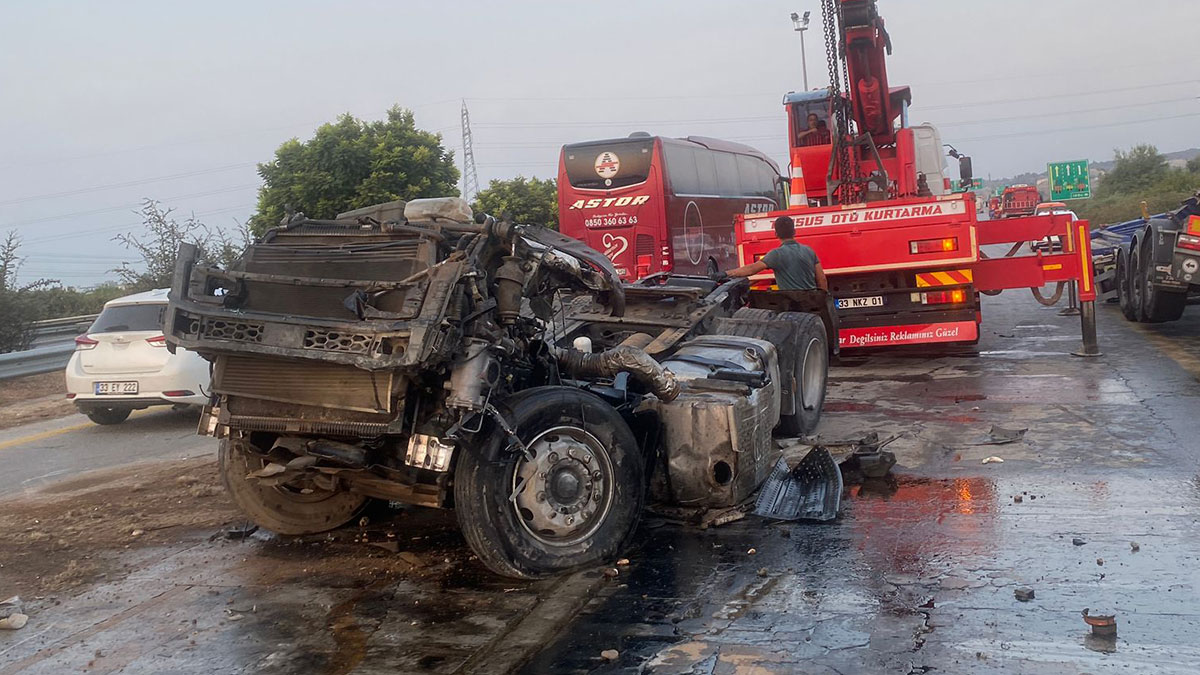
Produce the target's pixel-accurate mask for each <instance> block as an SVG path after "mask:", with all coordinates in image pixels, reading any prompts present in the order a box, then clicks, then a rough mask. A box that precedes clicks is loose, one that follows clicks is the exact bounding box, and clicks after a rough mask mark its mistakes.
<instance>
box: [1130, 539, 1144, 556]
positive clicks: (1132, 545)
mask: <svg viewBox="0 0 1200 675" xmlns="http://www.w3.org/2000/svg"><path fill="white" fill-rule="evenodd" d="M1129 550H1130V551H1133V552H1134V553H1137V552H1138V551H1140V550H1142V547H1141V546H1139V545H1138V543H1137V542H1136V541H1131V542H1129Z"/></svg>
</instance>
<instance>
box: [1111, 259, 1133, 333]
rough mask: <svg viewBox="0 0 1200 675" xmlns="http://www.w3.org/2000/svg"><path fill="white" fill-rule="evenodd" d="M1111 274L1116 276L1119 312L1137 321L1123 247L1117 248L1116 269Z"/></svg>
mask: <svg viewBox="0 0 1200 675" xmlns="http://www.w3.org/2000/svg"><path fill="white" fill-rule="evenodd" d="M1113 276H1114V277H1116V283H1117V304H1118V306H1119V307H1120V308H1121V314H1123V315H1124V316H1125V318H1126V319H1128V320H1129V321H1137V319H1138V317H1137V312H1135V311H1134V310H1133V298H1132V297H1130V295H1131V291H1130V288H1129V283H1130V274H1129V259H1128V257H1127V256H1126V254H1125V249H1117V269H1116V271H1115V272H1114V273H1113Z"/></svg>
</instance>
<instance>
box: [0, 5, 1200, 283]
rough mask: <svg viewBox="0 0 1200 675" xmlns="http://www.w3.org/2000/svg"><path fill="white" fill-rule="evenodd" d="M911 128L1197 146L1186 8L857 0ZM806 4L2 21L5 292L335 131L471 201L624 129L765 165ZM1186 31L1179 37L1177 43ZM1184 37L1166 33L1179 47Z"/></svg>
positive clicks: (141, 8)
mask: <svg viewBox="0 0 1200 675" xmlns="http://www.w3.org/2000/svg"><path fill="white" fill-rule="evenodd" d="M879 5H880V11H881V13H882V14H883V15H884V16H885V17H886V20H887V25H888V28H889V30H890V32H891V35H892V40H893V43H894V46H895V53H894V55H893V56H892V57H891V59H890V61H889V69H890V77H891V81H892V84H893V85H898V84H910V85H912V87H913V96H914V106H913V111H912V119H913V121H914V122H921V121H929V122H933V123H935V124H937V125H938V126H939V128H940V129H941V132H942V139H943V141H945V142H947V143H952V144H954V145H955V146H957V147H958V148H959V149H960V150H962V151H964V152H966V153H969V154H971V155H972V156H973V157H974V165H975V171H976V173H977V174H980V175H984V176H989V175H990V176H992V177H995V178H1001V177H1004V176H1008V175H1012V174H1015V173H1019V172H1023V171H1031V170H1041V169H1042V168H1044V166H1045V163H1046V162H1047V161H1054V160H1065V159H1082V158H1089V159H1092V160H1096V161H1099V160H1105V159H1109V158H1111V157H1112V151H1113V149H1114V148H1126V147H1129V146H1131V145H1133V144H1136V143H1142V142H1149V143H1154V144H1156V145H1157V146H1158V147H1159V149H1160V150H1163V151H1164V152H1166V151H1174V150H1182V149H1186V148H1190V147H1197V146H1200V133H1197V129H1200V100H1198V99H1197V96H1198V95H1200V70H1198V69H1197V63H1200V57H1197V52H1196V47H1195V44H1194V41H1189V40H1186V39H1182V38H1180V37H1179V36H1180V35H1184V34H1188V32H1189V31H1191V32H1194V30H1195V27H1196V26H1198V25H1200V2H1197V1H1196V0H1140V1H1139V2H1123V1H1119V0H1037V1H1035V0H1004V1H1003V2H997V1H994V0H993V1H992V2H963V1H962V0H879ZM805 10H811V11H812V12H813V16H814V22H813V30H811V31H809V33H808V34H807V36H806V42H807V53H808V70H809V79H810V86H811V87H819V86H824V85H825V84H826V82H827V75H826V74H825V73H826V72H827V69H826V65H825V50H824V43H823V39H822V35H821V28H820V22H819V16H820V11H819V5H818V3H817V2H816V0H807V1H801V0H787V1H781V0H754V1H752V2H745V1H742V2H734V1H733V0H724V1H716V0H689V1H686V2H685V1H683V0H678V1H673V2H622V1H618V0H610V1H608V2H591V3H580V2H562V1H557V2H522V1H517V0H513V1H510V2H504V3H497V2H487V3H485V2H452V1H449V0H443V1H441V2H400V1H394V2H337V3H334V2H298V1H296V0H288V1H287V2H284V1H276V2H246V1H245V0H243V1H241V2H222V1H218V0H207V1H206V2H196V3H187V4H184V3H167V2H162V1H161V0H159V1H157V2H117V1H115V0H114V1H109V2H102V3H101V2H88V3H84V2H77V3H70V2H51V1H43V2H37V3H34V2H17V1H16V0H8V1H7V2H4V3H3V4H2V5H0V92H3V94H4V96H3V99H2V100H3V105H2V106H0V233H3V232H6V231H8V230H10V229H16V230H17V231H18V232H19V233H20V235H21V236H22V237H23V239H24V242H25V243H24V247H23V252H24V253H25V254H26V255H27V256H28V260H27V262H26V266H25V268H24V270H23V277H24V278H25V279H32V278H38V277H54V278H58V279H61V280H62V281H63V283H65V284H68V285H78V286H86V285H90V284H94V283H96V282H99V281H102V280H104V279H111V278H112V275H110V274H106V271H107V270H109V269H111V268H112V267H115V266H117V265H119V263H120V262H121V261H122V260H126V259H129V256H128V254H127V253H126V252H125V251H124V250H123V249H122V248H121V247H120V246H119V245H118V244H117V243H116V242H114V241H112V237H113V236H114V234H116V233H118V232H126V231H137V230H138V229H139V225H138V218H137V216H136V215H135V214H134V213H133V210H134V209H135V208H136V205H137V203H138V201H139V200H140V199H141V198H143V197H152V198H155V199H159V200H161V201H162V202H163V203H164V204H165V205H167V206H171V207H174V208H176V209H178V210H179V211H180V212H182V213H185V214H186V213H189V212H193V213H195V214H196V215H197V216H199V217H200V218H201V219H202V220H204V221H205V222H208V223H211V224H215V225H230V224H233V223H234V222H235V221H238V222H240V221H244V220H245V219H246V218H247V217H248V216H249V215H250V214H251V213H252V212H253V210H254V203H255V195H256V188H257V187H258V185H259V180H258V176H257V174H256V172H255V169H254V165H255V163H256V162H262V161H267V160H269V159H270V158H271V156H272V153H273V151H274V149H275V147H277V146H278V145H279V143H281V142H282V141H284V140H286V139H288V138H290V137H293V136H296V137H299V138H302V139H303V138H307V137H309V136H310V135H311V133H312V130H313V129H314V128H315V127H316V126H317V125H318V124H320V123H322V122H325V121H329V120H331V119H332V118H334V117H335V116H336V115H337V114H338V113H341V112H350V113H352V114H354V115H355V116H359V117H367V118H377V117H380V116H381V115H382V114H383V112H384V111H385V110H386V109H387V108H388V107H389V106H391V105H392V104H397V103H398V104H400V105H403V106H406V107H409V108H412V109H413V110H414V111H415V113H416V117H417V122H418V124H419V125H420V126H422V127H423V128H426V129H429V130H432V131H437V132H440V133H442V134H443V136H444V139H445V142H446V144H447V145H448V146H449V147H451V148H453V149H454V150H455V156H456V158H459V157H460V155H461V152H460V150H461V137H460V130H459V107H460V105H461V100H462V99H466V100H467V104H468V105H469V107H470V112H471V120H472V123H473V129H474V137H475V153H476V161H477V162H478V166H479V178H480V182H481V183H483V184H486V182H487V181H488V180H489V179H492V178H509V177H512V176H516V175H526V176H529V175H535V176H539V177H552V176H554V174H555V171H556V168H555V164H556V161H557V151H558V147H559V146H560V145H561V144H562V143H564V142H572V141H578V140H587V139H596V138H604V137H612V136H624V135H627V134H628V133H629V132H631V131H635V130H644V131H649V132H651V133H656V134H663V135H671V136H686V135H705V136H715V137H720V138H726V139H729V140H737V141H742V142H745V143H748V144H751V145H755V146H757V147H759V148H761V149H762V150H764V151H765V152H768V153H769V154H771V155H772V156H773V157H775V158H776V159H777V160H779V162H780V164H781V165H786V157H785V154H786V141H785V139H784V126H785V124H784V115H783V110H782V107H781V106H780V98H781V95H782V94H783V93H784V92H786V91H789V90H798V89H800V88H802V85H801V63H800V44H799V39H798V37H797V34H796V33H794V32H793V30H792V24H791V21H790V20H789V19H788V15H789V13H790V12H792V11H798V12H803V11H805ZM1184 26H1187V27H1189V28H1186V29H1184V28H1182V27H1184ZM1181 31H1182V32H1181Z"/></svg>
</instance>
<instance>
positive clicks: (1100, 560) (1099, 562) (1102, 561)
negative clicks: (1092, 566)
mask: <svg viewBox="0 0 1200 675" xmlns="http://www.w3.org/2000/svg"><path fill="white" fill-rule="evenodd" d="M1096 564H1097V565H1103V564H1104V558H1096Z"/></svg>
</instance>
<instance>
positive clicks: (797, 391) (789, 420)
mask: <svg viewBox="0 0 1200 675" xmlns="http://www.w3.org/2000/svg"><path fill="white" fill-rule="evenodd" d="M777 316H778V318H779V319H782V320H784V321H790V322H792V323H794V324H796V334H795V338H794V340H793V342H792V345H791V348H792V349H793V350H794V353H795V355H796V358H795V362H794V363H795V365H794V367H793V369H792V370H793V372H792V373H790V374H781V377H789V376H790V377H791V378H793V383H794V384H793V386H792V387H790V389H791V390H792V396H793V397H794V400H795V407H794V408H793V410H795V411H796V412H795V414H792V415H782V416H780V418H779V430H780V431H781V432H783V433H784V434H787V435H789V436H802V435H805V434H810V433H812V432H813V431H814V430H815V429H816V428H817V423H818V422H820V421H821V406H823V405H824V404H825V381H826V379H828V377H829V344H828V343H829V338H828V336H827V335H826V332H825V324H824V323H822V322H821V318H820V317H819V316H817V315H815V314H806V313H802V312H783V313H781V314H779V315H777Z"/></svg>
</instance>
